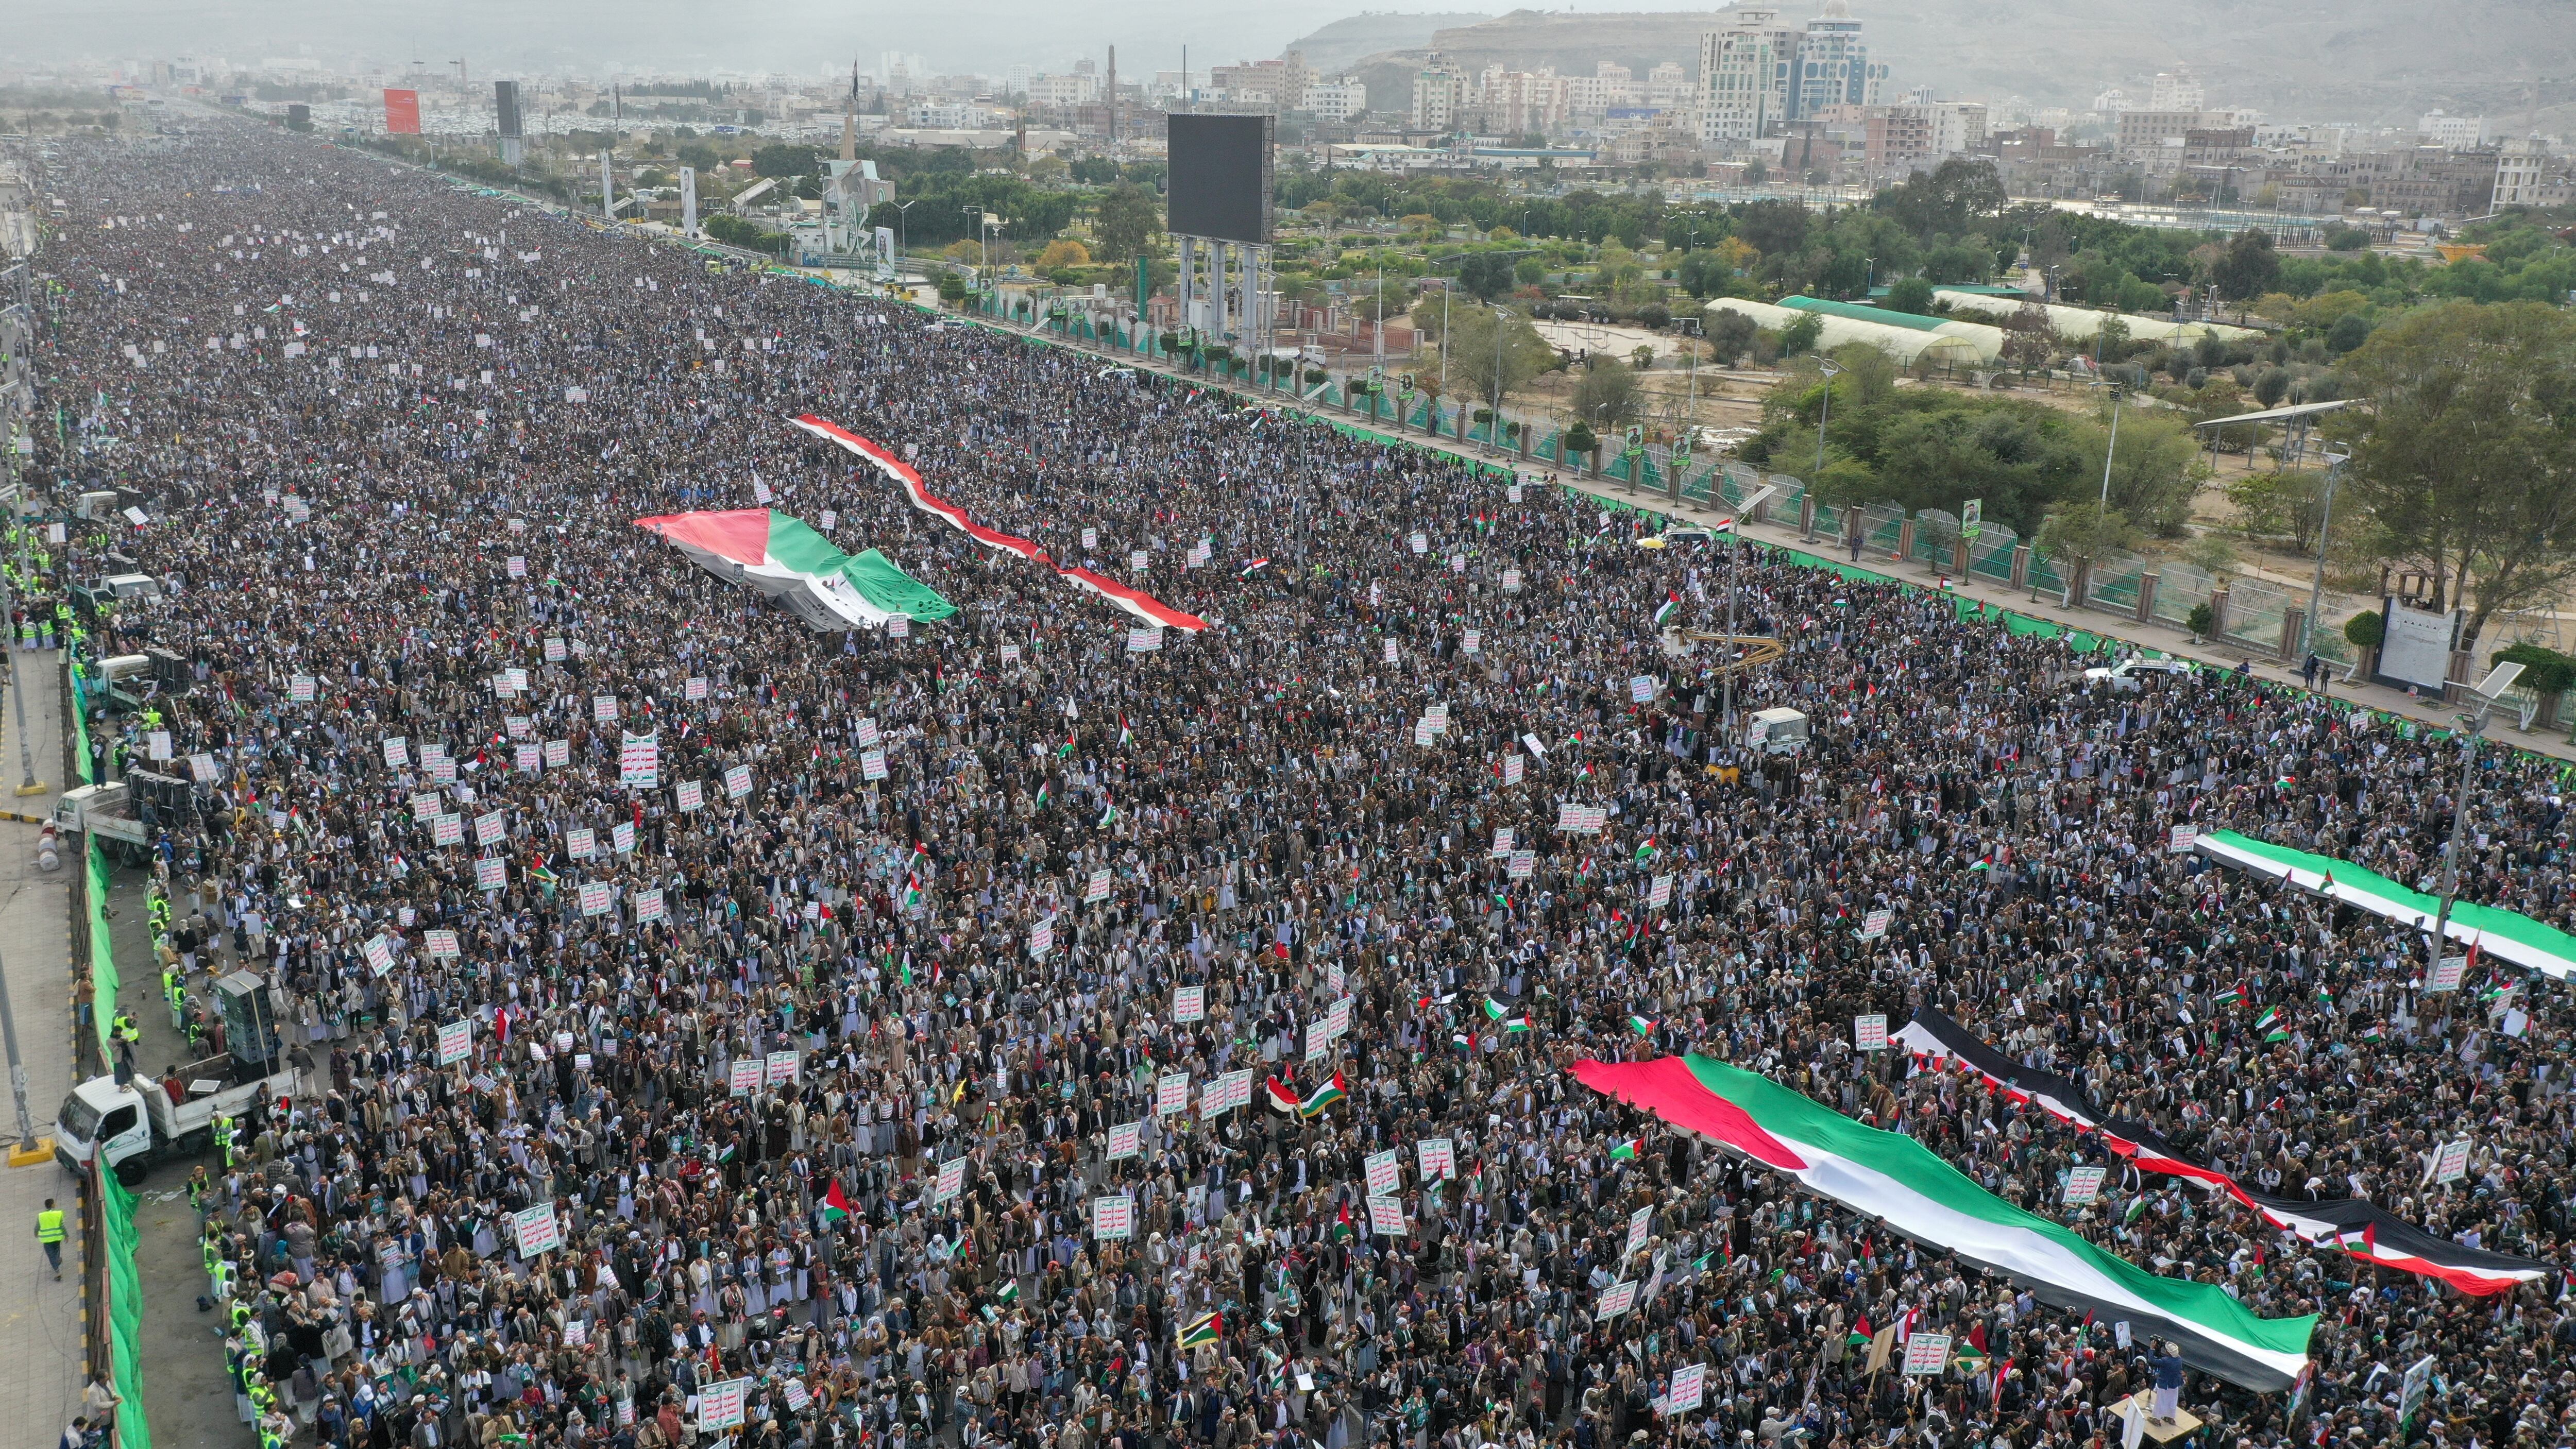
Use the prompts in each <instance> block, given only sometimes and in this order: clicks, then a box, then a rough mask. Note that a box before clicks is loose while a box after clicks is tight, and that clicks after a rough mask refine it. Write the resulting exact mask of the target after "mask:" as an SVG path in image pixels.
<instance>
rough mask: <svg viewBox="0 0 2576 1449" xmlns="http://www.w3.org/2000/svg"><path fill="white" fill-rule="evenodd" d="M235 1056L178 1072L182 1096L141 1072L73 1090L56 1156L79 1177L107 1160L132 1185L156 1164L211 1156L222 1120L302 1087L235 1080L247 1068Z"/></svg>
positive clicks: (57, 1130)
mask: <svg viewBox="0 0 2576 1449" xmlns="http://www.w3.org/2000/svg"><path fill="white" fill-rule="evenodd" d="M258 1069H259V1068H258V1067H250V1068H247V1069H245V1068H243V1067H242V1066H241V1065H240V1064H239V1063H236V1062H235V1061H234V1060H233V1059H232V1058H231V1057H229V1056H216V1057H207V1058H205V1059H204V1060H202V1061H195V1062H190V1063H188V1064H187V1065H185V1066H182V1067H178V1068H175V1069H173V1070H172V1072H171V1074H170V1075H171V1077H172V1078H173V1079H174V1080H175V1081H177V1082H178V1083H179V1084H180V1086H179V1091H180V1093H181V1096H180V1098H179V1099H178V1100H176V1101H173V1100H172V1099H171V1096H170V1092H169V1089H167V1088H165V1087H164V1086H163V1085H162V1084H161V1082H159V1081H157V1080H155V1079H154V1078H151V1077H147V1076H141V1075H138V1076H136V1077H135V1078H134V1080H133V1081H131V1082H129V1083H124V1084H121V1085H120V1084H119V1083H118V1082H117V1080H116V1078H115V1077H114V1076H104V1077H92V1078H90V1079H89V1080H88V1081H86V1082H83V1083H81V1084H80V1085H79V1086H76V1087H74V1088H72V1093H71V1095H70V1096H68V1097H65V1098H64V1099H63V1107H62V1112H61V1114H60V1115H59V1116H57V1117H56V1118H55V1121H54V1157H55V1160H56V1161H59V1162H61V1163H62V1164H63V1166H65V1167H68V1168H70V1169H71V1170H72V1171H73V1172H74V1173H75V1174H86V1173H87V1172H88V1171H89V1166H90V1162H91V1160H92V1159H93V1158H97V1159H100V1160H102V1161H104V1162H105V1163H106V1165H107V1170H108V1171H110V1172H113V1173H115V1174H116V1180H117V1181H119V1182H121V1183H124V1184H125V1185H126V1186H128V1187H132V1186H134V1185H135V1184H137V1183H139V1182H141V1181H143V1176H144V1174H145V1173H146V1172H148V1171H150V1170H151V1168H152V1165H153V1164H154V1163H156V1162H161V1161H165V1160H168V1159H171V1158H191V1157H196V1156H199V1155H201V1154H203V1153H204V1152H205V1150H206V1148H207V1147H208V1146H209V1145H210V1144H211V1143H212V1142H213V1141H214V1124H215V1119H216V1118H217V1117H219V1116H220V1117H238V1116H240V1115H241V1114H243V1113H244V1112H246V1111H248V1110H249V1109H250V1106H251V1104H252V1103H253V1102H256V1101H259V1100H261V1099H262V1098H266V1099H268V1100H271V1101H275V1100H277V1099H279V1098H282V1097H285V1096H287V1095H288V1094H290V1093H292V1092H293V1091H294V1090H295V1074H294V1073H293V1072H291V1071H281V1072H277V1073H274V1074H272V1075H270V1076H266V1077H257V1076H253V1077H249V1078H248V1080H235V1078H236V1077H237V1076H239V1075H241V1074H243V1072H244V1071H245V1070H247V1071H257V1070H258Z"/></svg>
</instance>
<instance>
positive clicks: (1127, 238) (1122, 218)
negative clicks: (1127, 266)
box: [1091, 181, 1163, 262]
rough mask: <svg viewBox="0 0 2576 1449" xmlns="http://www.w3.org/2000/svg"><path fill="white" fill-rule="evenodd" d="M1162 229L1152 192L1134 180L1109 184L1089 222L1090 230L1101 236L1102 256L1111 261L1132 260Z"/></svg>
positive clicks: (1158, 210)
mask: <svg viewBox="0 0 2576 1449" xmlns="http://www.w3.org/2000/svg"><path fill="white" fill-rule="evenodd" d="M1162 229H1163V218H1162V214H1161V211H1160V209H1159V208H1157V207H1156V206H1155V205H1154V198H1153V195H1152V194H1151V193H1150V192H1148V191H1146V190H1145V188H1143V187H1141V186H1139V185H1137V184H1136V183H1135V182H1133V181H1121V182H1119V183H1118V184H1116V185H1114V186H1112V187H1110V188H1109V190H1108V191H1107V192H1106V193H1105V194H1103V195H1102V196H1101V198H1100V208H1099V210H1098V211H1097V212H1096V213H1094V215H1093V217H1092V223H1091V230H1092V234H1093V235H1094V236H1096V237H1098V238H1099V240H1100V255H1101V259H1102V260H1104V261H1113V262H1123V261H1130V260H1133V259H1134V258H1135V256H1136V254H1137V253H1138V252H1141V251H1143V250H1144V249H1145V248H1146V247H1147V246H1149V245H1151V244H1152V242H1153V240H1154V234H1155V233H1156V232H1159V231H1161V230H1162Z"/></svg>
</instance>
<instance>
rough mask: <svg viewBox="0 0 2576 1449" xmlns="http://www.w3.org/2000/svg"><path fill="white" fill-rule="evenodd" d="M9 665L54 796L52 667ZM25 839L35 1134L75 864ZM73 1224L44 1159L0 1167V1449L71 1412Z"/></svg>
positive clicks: (66, 1048)
mask: <svg viewBox="0 0 2576 1449" xmlns="http://www.w3.org/2000/svg"><path fill="white" fill-rule="evenodd" d="M19 657H20V659H22V660H28V661H31V662H36V663H37V668H36V669H34V670H33V671H31V673H30V678H31V679H32V680H34V681H36V682H37V685H38V687H37V688H35V689H34V690H31V691H30V692H29V696H28V699H27V724H28V727H29V730H30V731H31V732H32V733H33V734H34V736H35V743H36V768H37V777H38V778H39V779H43V780H46V781H47V782H48V783H51V784H57V785H58V784H60V782H59V781H56V780H54V779H53V776H54V775H55V774H57V773H59V772H60V765H61V761H62V747H61V745H60V744H59V743H57V742H56V736H55V733H54V731H55V720H56V716H57V714H58V713H59V704H60V696H61V691H60V689H59V688H56V687H52V678H51V674H50V672H49V669H48V667H47V665H48V663H49V661H50V660H51V658H52V656H50V655H34V656H27V655H21V656H19ZM6 704H7V707H5V708H0V718H5V719H6V720H7V722H8V723H7V725H6V729H5V733H0V760H6V761H7V762H9V764H8V769H7V770H6V771H0V778H7V779H9V780H11V781H13V782H14V780H15V778H16V776H15V774H14V773H13V772H14V770H15V768H16V765H15V761H16V758H17V748H18V742H17V720H16V715H15V712H14V706H15V701H14V700H13V701H8V702H6ZM49 759H50V760H51V761H52V762H53V768H51V769H48V767H47V763H46V762H47V761H48V760H49ZM0 793H4V792H0ZM0 804H6V805H9V806H12V807H14V808H18V809H23V810H25V812H26V813H28V814H31V815H33V814H38V813H40V812H41V811H44V810H47V809H50V808H51V806H52V799H51V796H50V795H48V796H42V797H39V796H30V797H29V798H28V800H27V801H26V802H25V804H23V805H20V804H18V803H17V802H15V801H6V800H0ZM36 836H37V828H36V827H35V826H33V825H26V824H12V823H0V969H5V970H6V972H7V974H8V978H9V1004H10V1010H11V1013H12V1015H13V1016H14V1017H15V1018H16V1022H17V1028H18V1050H19V1052H20V1054H21V1056H22V1058H23V1060H24V1062H25V1065H26V1068H27V1115H28V1117H29V1118H30V1119H31V1121H32V1122H33V1124H34V1127H35V1130H36V1131H37V1132H38V1133H39V1134H49V1133H51V1132H52V1130H53V1121H54V1111H55V1109H56V1108H58V1107H60V1106H61V1105H62V1101H63V1098H64V1097H65V1096H66V1095H68V1094H69V1092H70V1091H71V1085H72V1025H71V885H70V881H71V875H70V872H71V871H73V870H75V869H78V868H79V861H78V859H77V857H71V858H66V859H65V861H64V862H63V866H62V868H61V869H59V870H55V871H50V872H48V871H44V870H40V869H38V868H37V865H36ZM16 1135H17V1109H16V1105H15V1102H14V1100H13V1099H12V1098H11V1096H10V1094H9V1092H8V1091H7V1090H6V1088H5V1087H4V1086H0V1138H7V1139H9V1140H14V1139H15V1138H16ZM48 1197H51V1198H53V1199H55V1201H56V1205H57V1206H59V1207H60V1208H62V1209H63V1211H64V1212H65V1213H66V1214H68V1215H69V1218H70V1225H71V1227H72V1228H73V1231H72V1232H71V1233H70V1235H69V1236H68V1238H67V1239H66V1241H65V1243H64V1253H63V1280H62V1281H61V1282H59V1283H57V1282H55V1281H53V1277H52V1275H51V1274H49V1273H47V1272H46V1271H45V1266H44V1262H45V1260H44V1255H43V1253H42V1252H41V1251H40V1250H39V1249H38V1248H37V1246H36V1239H35V1223H36V1213H37V1210H38V1209H40V1208H42V1207H43V1206H44V1203H45V1199H46V1198H48ZM79 1221H80V1213H79V1203H78V1201H77V1197H76V1193H75V1186H74V1183H73V1180H72V1178H71V1176H70V1174H68V1173H66V1172H64V1171H63V1170H62V1168H61V1167H60V1166H58V1165H56V1163H55V1162H54V1161H53V1160H52V1159H51V1158H47V1159H46V1160H45V1161H43V1162H41V1163H38V1164H36V1165H34V1166H31V1167H16V1168H9V1167H0V1285H6V1287H5V1289H0V1360H5V1361H6V1362H7V1363H8V1364H9V1366H10V1370H11V1371H10V1372H9V1373H7V1374H5V1375H0V1449H53V1446H54V1444H55V1443H56V1441H58V1440H59V1439H60V1438H61V1436H62V1432H63V1428H64V1426H65V1425H67V1424H69V1423H70V1422H71V1420H72V1416H73V1415H74V1414H77V1413H79V1412H80V1394H81V1386H82V1383H83V1377H82V1371H83V1368H84V1367H85V1350H84V1344H83V1330H82V1322H81V1278H82V1273H81V1268H82V1265H81V1262H80V1246H81V1242H80V1238H81V1235H80V1233H79V1231H78V1230H77V1229H78V1224H79Z"/></svg>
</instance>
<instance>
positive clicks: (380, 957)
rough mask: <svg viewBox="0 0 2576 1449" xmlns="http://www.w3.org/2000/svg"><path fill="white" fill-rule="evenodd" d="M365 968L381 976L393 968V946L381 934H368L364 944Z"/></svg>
mask: <svg viewBox="0 0 2576 1449" xmlns="http://www.w3.org/2000/svg"><path fill="white" fill-rule="evenodd" d="M366 952H367V970H368V971H370V972H372V973H373V974H375V975H378V976H382V975H384V974H385V973H386V972H388V971H391V970H392V969H394V946H393V943H392V942H391V941H388V940H386V939H385V938H384V937H382V936H369V937H368V938H367V945H366Z"/></svg>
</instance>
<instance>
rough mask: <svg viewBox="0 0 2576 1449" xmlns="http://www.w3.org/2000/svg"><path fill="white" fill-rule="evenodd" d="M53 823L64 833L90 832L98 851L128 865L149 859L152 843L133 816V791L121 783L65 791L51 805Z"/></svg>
mask: <svg viewBox="0 0 2576 1449" xmlns="http://www.w3.org/2000/svg"><path fill="white" fill-rule="evenodd" d="M54 823H55V824H57V825H59V826H61V827H62V829H63V831H64V833H65V834H78V833H79V832H81V831H87V832H89V833H90V834H91V835H94V836H96V837H97V838H98V843H99V847H100V848H101V849H103V850H105V851H106V852H107V853H108V854H109V855H110V856H112V857H114V858H116V859H119V860H122V861H124V862H126V863H127V864H129V865H140V864H142V863H144V862H145V861H148V860H150V859H151V858H152V844H151V841H150V840H149V839H148V838H147V837H146V835H145V834H144V830H143V821H142V820H141V819H140V818H139V817H137V816H136V814H135V813H134V797H133V792H132V791H131V790H130V789H129V788H128V787H127V786H126V785H125V783H124V782H123V781H121V780H120V781H111V782H109V783H107V784H104V785H83V786H81V787H79V788H78V789H74V790H65V791H64V792H63V797H62V798H61V799H60V800H57V801H55V802H54Z"/></svg>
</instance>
